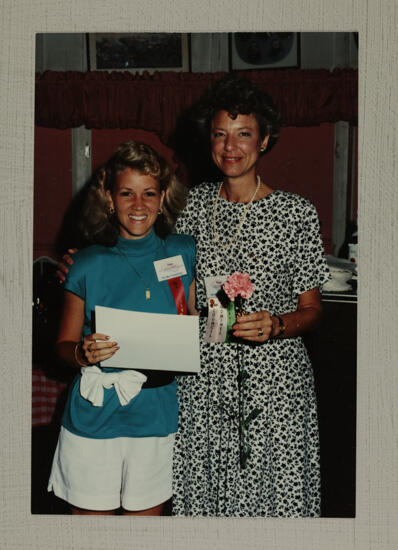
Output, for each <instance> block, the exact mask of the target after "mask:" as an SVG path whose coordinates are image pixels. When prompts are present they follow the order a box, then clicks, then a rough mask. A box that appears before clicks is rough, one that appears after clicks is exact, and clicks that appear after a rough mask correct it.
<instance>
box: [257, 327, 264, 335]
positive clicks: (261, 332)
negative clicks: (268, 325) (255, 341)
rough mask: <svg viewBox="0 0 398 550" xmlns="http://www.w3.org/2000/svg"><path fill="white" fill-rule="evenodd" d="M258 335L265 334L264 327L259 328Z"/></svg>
mask: <svg viewBox="0 0 398 550" xmlns="http://www.w3.org/2000/svg"><path fill="white" fill-rule="evenodd" d="M257 336H264V332H263V329H262V328H259V329H258V330H257Z"/></svg>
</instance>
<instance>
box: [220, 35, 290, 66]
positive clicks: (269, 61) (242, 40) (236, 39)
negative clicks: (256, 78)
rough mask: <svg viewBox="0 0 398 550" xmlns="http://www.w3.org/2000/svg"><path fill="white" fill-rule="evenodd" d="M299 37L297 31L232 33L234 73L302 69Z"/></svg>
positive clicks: (231, 49)
mask: <svg viewBox="0 0 398 550" xmlns="http://www.w3.org/2000/svg"><path fill="white" fill-rule="evenodd" d="M299 34H300V33H297V32H237V33H230V35H229V46H230V68H231V70H247V69H277V68H282V67H284V68H288V67H292V68H294V67H298V66H299Z"/></svg>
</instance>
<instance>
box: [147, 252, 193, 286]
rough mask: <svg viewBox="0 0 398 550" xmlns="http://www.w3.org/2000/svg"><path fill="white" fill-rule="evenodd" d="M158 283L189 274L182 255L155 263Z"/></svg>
mask: <svg viewBox="0 0 398 550" xmlns="http://www.w3.org/2000/svg"><path fill="white" fill-rule="evenodd" d="M153 265H154V267H155V271H156V275H157V277H158V281H159V282H162V281H167V280H168V279H174V277H182V276H183V275H186V274H187V270H186V269H185V265H184V260H183V259H182V256H181V254H179V255H178V256H172V257H171V258H164V259H163V260H156V261H155V262H153Z"/></svg>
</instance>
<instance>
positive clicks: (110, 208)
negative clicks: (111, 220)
mask: <svg viewBox="0 0 398 550" xmlns="http://www.w3.org/2000/svg"><path fill="white" fill-rule="evenodd" d="M114 213H115V208H114V206H113V204H111V206H110V207H109V208H108V214H109V215H110V216H113V214H114Z"/></svg>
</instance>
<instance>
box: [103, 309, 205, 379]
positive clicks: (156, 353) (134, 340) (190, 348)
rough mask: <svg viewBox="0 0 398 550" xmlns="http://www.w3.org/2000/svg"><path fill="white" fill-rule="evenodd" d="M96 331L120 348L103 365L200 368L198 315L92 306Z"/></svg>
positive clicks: (196, 370)
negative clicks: (109, 338) (106, 336)
mask: <svg viewBox="0 0 398 550" xmlns="http://www.w3.org/2000/svg"><path fill="white" fill-rule="evenodd" d="M95 326H96V332H100V333H102V334H106V335H108V336H110V337H111V340H112V341H115V342H117V343H118V344H119V346H120V349H119V350H118V351H117V352H116V353H115V354H114V355H113V356H112V357H110V358H109V359H106V360H105V361H102V362H101V366H102V367H117V368H122V369H153V370H172V371H181V372H199V365H200V361H199V317H197V316H195V315H167V314H163V313H141V312H138V311H126V310H123V309H114V308H110V307H103V306H95Z"/></svg>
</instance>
